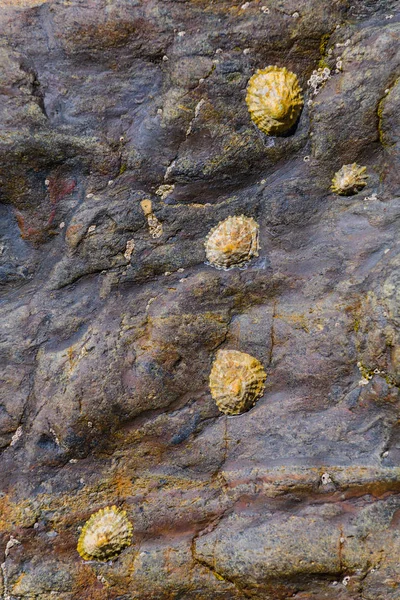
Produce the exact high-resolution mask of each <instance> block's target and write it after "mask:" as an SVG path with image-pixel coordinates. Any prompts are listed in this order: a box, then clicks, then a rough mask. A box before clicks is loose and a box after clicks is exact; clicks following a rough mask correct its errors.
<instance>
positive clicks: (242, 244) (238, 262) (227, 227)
mask: <svg viewBox="0 0 400 600" xmlns="http://www.w3.org/2000/svg"><path fill="white" fill-rule="evenodd" d="M258 232H259V227H258V224H257V223H256V221H255V220H254V219H252V218H251V217H245V216H244V215H240V216H239V217H228V218H227V219H225V220H224V221H221V222H220V223H218V225H216V227H213V228H212V229H211V231H210V232H209V234H208V235H207V237H206V240H205V242H204V245H205V249H206V256H207V261H208V262H209V263H210V264H211V265H212V266H213V267H216V268H217V269H225V270H228V269H232V268H234V267H241V266H243V265H245V264H246V263H248V262H249V261H250V260H251V259H252V258H253V257H254V256H258V250H259V243H258Z"/></svg>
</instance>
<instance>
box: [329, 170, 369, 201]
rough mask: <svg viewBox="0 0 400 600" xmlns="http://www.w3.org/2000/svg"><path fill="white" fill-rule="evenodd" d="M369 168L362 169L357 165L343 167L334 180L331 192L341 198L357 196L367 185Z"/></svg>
mask: <svg viewBox="0 0 400 600" xmlns="http://www.w3.org/2000/svg"><path fill="white" fill-rule="evenodd" d="M366 170H367V167H360V166H359V165H358V164H357V163H353V164H352V165H343V167H342V168H341V169H339V171H337V173H335V175H334V177H333V179H332V185H331V190H332V191H333V192H335V193H336V194H340V195H341V196H351V195H352V194H356V193H357V192H359V191H360V190H362V188H363V187H365V186H366V185H367V179H368V175H367V174H366V172H365V171H366Z"/></svg>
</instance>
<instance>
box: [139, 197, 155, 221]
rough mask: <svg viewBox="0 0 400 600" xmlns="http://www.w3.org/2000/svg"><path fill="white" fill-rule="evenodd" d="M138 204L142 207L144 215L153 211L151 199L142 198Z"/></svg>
mask: <svg viewBox="0 0 400 600" xmlns="http://www.w3.org/2000/svg"><path fill="white" fill-rule="evenodd" d="M140 206H141V207H142V211H143V212H144V214H145V216H146V217H147V216H148V215H151V213H152V212H153V208H152V204H151V200H142V201H141V203H140Z"/></svg>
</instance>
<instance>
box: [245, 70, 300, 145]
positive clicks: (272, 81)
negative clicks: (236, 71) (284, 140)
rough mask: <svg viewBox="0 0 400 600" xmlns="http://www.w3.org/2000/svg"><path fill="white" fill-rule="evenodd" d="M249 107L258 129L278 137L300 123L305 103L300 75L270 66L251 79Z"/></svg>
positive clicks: (249, 84) (258, 71) (247, 99)
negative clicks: (299, 79)
mask: <svg viewBox="0 0 400 600" xmlns="http://www.w3.org/2000/svg"><path fill="white" fill-rule="evenodd" d="M246 103H247V106H248V109H249V113H250V117H251V118H252V120H253V121H254V123H255V124H256V125H257V127H258V128H259V129H261V131H263V132H264V133H266V134H267V135H278V134H281V133H285V132H286V131H288V130H289V129H290V128H291V127H292V126H293V125H294V124H295V123H296V121H297V119H298V117H299V115H300V112H301V109H302V107H303V104H304V101H303V96H302V90H301V87H300V85H299V81H298V79H297V77H296V75H295V74H294V73H292V72H291V71H288V70H287V69H286V67H283V68H280V67H276V66H269V67H266V68H265V69H258V70H257V71H256V72H255V74H254V75H253V76H252V77H250V79H249V83H248V85H247V95H246Z"/></svg>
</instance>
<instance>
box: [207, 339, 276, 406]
mask: <svg viewBox="0 0 400 600" xmlns="http://www.w3.org/2000/svg"><path fill="white" fill-rule="evenodd" d="M266 378H267V375H266V373H265V371H264V368H263V366H262V364H261V363H260V361H259V360H257V359H256V358H254V356H251V355H250V354H246V353H245V352H238V351H237V350H219V351H218V352H217V356H216V359H215V361H214V363H213V366H212V369H211V373H210V390H211V395H212V397H213V398H214V400H215V402H216V404H217V406H218V408H219V410H220V411H221V412H223V413H225V414H226V415H239V414H240V413H243V412H245V411H246V410H249V408H251V407H252V406H254V404H255V403H256V401H257V400H258V398H261V396H262V395H263V393H264V388H265V386H264V382H265V380H266Z"/></svg>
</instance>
